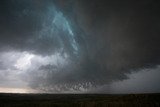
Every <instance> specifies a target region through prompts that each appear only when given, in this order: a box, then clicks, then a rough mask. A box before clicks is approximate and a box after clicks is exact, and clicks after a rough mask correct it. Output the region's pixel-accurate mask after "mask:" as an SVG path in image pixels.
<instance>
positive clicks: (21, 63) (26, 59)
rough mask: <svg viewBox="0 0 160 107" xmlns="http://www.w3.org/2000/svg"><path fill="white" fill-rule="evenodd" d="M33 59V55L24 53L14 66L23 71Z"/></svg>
mask: <svg viewBox="0 0 160 107" xmlns="http://www.w3.org/2000/svg"><path fill="white" fill-rule="evenodd" d="M33 57H34V55H33V54H29V53H24V55H23V56H22V57H20V58H19V59H17V61H16V64H15V65H14V66H15V67H16V68H17V69H19V70H25V69H27V68H28V67H29V66H30V65H31V59H32V58H33Z"/></svg>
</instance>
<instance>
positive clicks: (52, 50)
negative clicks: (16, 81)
mask: <svg viewBox="0 0 160 107" xmlns="http://www.w3.org/2000/svg"><path fill="white" fill-rule="evenodd" d="M159 5H160V3H159V2H158V1H156V0H155V1H154V0H140V1H125V0H124V1H118V0H112V1H110V0H2V1H1V3H0V13H1V15H0V23H1V24H0V51H1V53H0V55H1V56H2V57H1V56H0V58H1V60H0V70H1V71H0V72H1V75H2V77H4V76H3V75H4V74H5V73H6V70H9V71H10V72H12V71H14V70H16V71H20V72H19V73H18V74H17V73H16V75H15V73H13V74H14V75H13V74H12V73H11V74H6V75H12V77H13V76H15V77H16V76H17V77H20V78H21V80H23V81H25V82H27V83H28V85H29V86H30V87H31V88H34V89H37V90H44V91H46V92H63V91H66V92H77V91H86V90H87V89H90V88H93V87H98V86H102V85H106V84H110V83H112V82H113V81H122V80H125V79H128V78H129V77H128V76H127V74H130V73H132V72H137V71H139V72H141V70H139V69H147V68H152V67H155V66H157V65H159V64H160V48H159V46H160V42H159V41H160V37H159V34H160V26H159V25H160V20H159V18H160V12H159V11H160V7H159ZM10 54H12V55H13V56H12V55H10ZM7 55H8V57H7ZM4 58H5V59H4ZM1 75H0V77H1ZM7 78H8V77H7ZM2 81H5V80H2ZM157 82H158V81H157Z"/></svg>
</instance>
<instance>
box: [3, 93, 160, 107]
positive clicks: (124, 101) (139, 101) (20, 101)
mask: <svg viewBox="0 0 160 107" xmlns="http://www.w3.org/2000/svg"><path fill="white" fill-rule="evenodd" d="M0 107H160V94H9V93H8V94H7V93H1V94H0Z"/></svg>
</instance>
